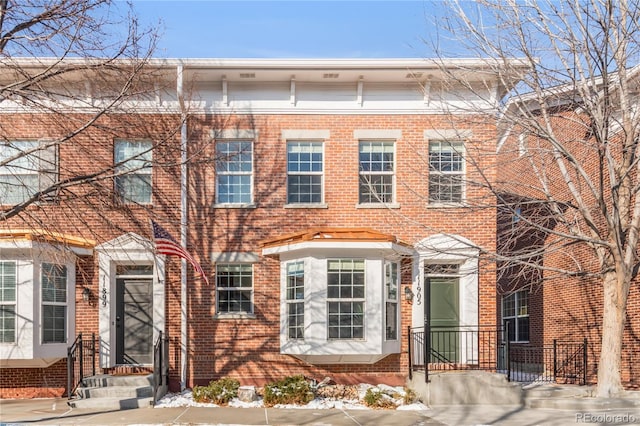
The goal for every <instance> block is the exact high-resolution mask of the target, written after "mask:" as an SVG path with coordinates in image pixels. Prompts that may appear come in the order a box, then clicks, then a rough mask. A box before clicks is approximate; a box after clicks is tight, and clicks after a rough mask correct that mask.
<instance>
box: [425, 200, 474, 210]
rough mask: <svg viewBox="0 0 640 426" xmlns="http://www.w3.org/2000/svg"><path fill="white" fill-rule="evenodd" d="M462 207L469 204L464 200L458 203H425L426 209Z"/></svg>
mask: <svg viewBox="0 0 640 426" xmlns="http://www.w3.org/2000/svg"><path fill="white" fill-rule="evenodd" d="M463 207H469V205H468V204H467V203H465V202H464V201H463V202H460V203H428V204H427V208H428V209H459V208H463Z"/></svg>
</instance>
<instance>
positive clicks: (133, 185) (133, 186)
mask: <svg viewBox="0 0 640 426" xmlns="http://www.w3.org/2000/svg"><path fill="white" fill-rule="evenodd" d="M152 146H153V145H152V143H151V142H149V141H116V143H115V148H114V149H115V155H114V161H115V162H116V164H118V166H117V167H116V171H117V172H119V173H123V172H124V173H126V174H123V175H119V176H116V178H115V186H116V193H117V194H118V196H119V197H120V198H121V199H122V200H123V201H124V202H132V203H142V204H146V203H150V202H151V153H152V151H151V148H152ZM119 163H122V164H119Z"/></svg>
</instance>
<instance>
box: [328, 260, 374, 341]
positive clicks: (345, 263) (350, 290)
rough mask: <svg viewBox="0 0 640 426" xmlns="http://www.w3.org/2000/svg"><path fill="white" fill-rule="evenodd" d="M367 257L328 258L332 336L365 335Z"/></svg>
mask: <svg viewBox="0 0 640 426" xmlns="http://www.w3.org/2000/svg"><path fill="white" fill-rule="evenodd" d="M364 303H365V261H364V259H328V260H327V315H328V317H327V327H328V336H329V339H363V338H364V327H365V324H364Z"/></svg>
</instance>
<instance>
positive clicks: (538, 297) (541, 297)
mask: <svg viewBox="0 0 640 426" xmlns="http://www.w3.org/2000/svg"><path fill="white" fill-rule="evenodd" d="M551 122H552V126H553V128H554V131H555V135H556V136H557V137H558V138H559V139H560V140H561V141H563V143H565V144H566V146H567V147H569V150H570V151H571V152H572V153H573V154H574V155H575V158H576V160H577V161H578V162H579V163H580V164H581V165H582V166H583V167H584V169H585V171H586V173H587V175H589V176H591V177H592V179H594V180H595V181H597V176H598V162H597V157H596V156H595V154H596V150H595V149H594V146H595V143H591V142H589V141H588V140H587V141H586V142H585V139H588V137H589V134H590V133H589V125H588V119H587V118H586V117H581V116H579V115H577V114H574V113H571V112H568V111H565V112H561V111H560V112H558V114H557V115H556V116H554V117H553V118H552V119H551ZM521 130H522V129H518V128H517V127H515V128H514V129H513V132H512V137H511V138H509V139H508V140H507V142H506V144H505V145H504V146H503V147H502V150H501V152H500V154H499V155H498V157H497V159H496V161H497V164H498V168H499V169H500V170H501V173H500V175H499V177H498V182H497V186H498V187H499V188H501V189H502V190H504V191H507V192H509V193H511V194H517V195H519V196H522V197H523V200H525V201H526V197H531V198H533V199H535V198H544V194H543V192H542V191H541V190H537V189H536V186H539V182H538V180H537V179H536V178H535V177H533V171H532V168H531V164H532V163H533V164H536V166H538V167H540V168H542V167H544V170H545V172H546V174H547V176H548V182H547V183H548V184H549V188H550V192H551V193H552V194H553V196H554V197H555V198H556V199H558V200H569V201H571V200H572V198H571V195H570V193H569V192H568V190H567V187H566V184H564V180H563V179H562V177H561V176H560V175H559V171H558V168H557V166H556V165H555V163H554V161H553V159H552V158H551V155H550V150H549V149H548V144H547V143H546V142H544V141H540V140H537V139H536V138H534V137H532V136H529V137H528V138H527V149H528V152H527V153H525V155H522V156H520V155H519V149H518V133H519V131H521ZM609 145H610V149H612V150H613V151H614V155H615V150H616V149H618V148H619V145H618V144H617V143H616V141H615V139H614V140H613V141H611V142H610V144H609ZM574 179H575V181H574V182H575V183H576V185H578V186H581V187H582V188H586V185H585V184H584V181H583V180H582V179H581V178H580V177H579V176H574ZM602 185H603V186H602V188H603V190H602V192H603V194H604V195H603V199H604V200H605V202H607V201H606V200H608V197H609V196H610V193H609V189H608V188H609V187H610V185H609V184H608V182H607V176H606V173H605V176H604V177H603V183H602ZM581 193H582V194H583V196H584V197H585V200H586V203H587V204H590V205H591V206H593V212H594V215H595V223H596V225H597V226H600V227H602V226H603V224H602V217H599V216H598V215H599V212H598V205H597V203H596V202H595V200H594V199H593V197H592V196H591V195H589V191H587V190H583V191H581ZM524 205H526V204H524ZM568 211H569V212H570V213H571V209H568ZM572 214H573V213H572ZM567 217H569V216H567ZM574 217H578V218H579V215H578V214H576V215H575V216H571V218H574ZM578 220H579V219H578ZM505 230H506V231H507V232H505V233H503V234H502V238H507V237H513V236H515V237H517V239H518V242H517V243H516V242H513V243H512V245H511V249H513V250H517V249H519V248H522V247H527V246H528V245H529V246H530V245H531V243H532V242H531V237H530V235H531V232H533V231H531V229H529V231H528V232H529V233H528V234H527V233H521V234H517V232H516V233H515V234H512V235H509V234H508V233H509V232H510V230H509V229H507V228H505ZM555 230H556V231H558V232H564V231H566V229H565V228H563V226H562V224H558V225H556V228H555ZM604 238H605V239H606V237H604ZM561 243H562V238H560V237H557V236H554V235H552V234H549V235H545V236H543V240H542V241H537V242H536V244H539V245H540V247H543V246H544V245H548V246H549V247H552V248H553V249H547V250H545V253H544V256H543V257H542V258H540V262H541V264H542V265H543V266H544V267H547V268H549V269H548V270H547V271H545V272H543V274H542V276H541V278H544V279H543V280H531V281H529V282H526V280H524V281H522V282H519V281H518V279H517V278H512V279H509V276H508V274H507V276H503V280H504V282H503V281H502V280H501V283H500V284H501V285H500V288H501V289H503V290H504V289H507V288H509V289H510V290H512V289H514V288H526V289H530V290H531V291H532V294H531V295H530V299H529V300H530V319H531V344H534V342H535V344H542V343H544V344H551V343H552V342H553V340H554V339H557V340H559V341H562V340H564V341H573V342H577V341H582V339H583V338H585V337H586V338H587V339H588V364H589V366H588V380H589V381H590V382H591V383H595V381H596V380H597V363H598V358H599V355H600V351H601V338H602V336H601V328H602V315H603V313H602V303H603V293H602V281H601V280H599V279H598V278H597V277H594V276H591V277H589V276H582V277H570V276H567V275H565V274H561V273H558V272H557V270H562V269H564V270H569V271H576V272H580V273H581V274H582V275H586V274H587V273H596V272H597V271H598V270H599V268H600V267H599V262H598V260H597V258H596V257H595V255H594V252H593V250H591V249H589V248H588V247H587V246H586V245H580V244H567V241H565V242H564V244H561ZM639 284H640V279H635V281H634V282H633V283H632V285H631V291H630V294H629V299H628V306H627V323H626V326H625V334H624V337H623V353H622V380H623V383H624V385H625V386H626V387H628V388H637V387H638V386H639V382H640V369H639V368H638V362H639V361H640V358H639V355H638V354H640V334H639V333H640V285H639Z"/></svg>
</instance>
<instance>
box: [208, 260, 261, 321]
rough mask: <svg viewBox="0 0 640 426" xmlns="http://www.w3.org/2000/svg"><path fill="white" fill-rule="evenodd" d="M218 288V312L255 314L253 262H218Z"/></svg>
mask: <svg viewBox="0 0 640 426" xmlns="http://www.w3.org/2000/svg"><path fill="white" fill-rule="evenodd" d="M216 288H217V290H218V293H217V296H218V297H217V298H216V300H217V305H218V307H217V313H218V314H237V313H243V314H253V265H252V264H250V263H224V264H217V265H216Z"/></svg>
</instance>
